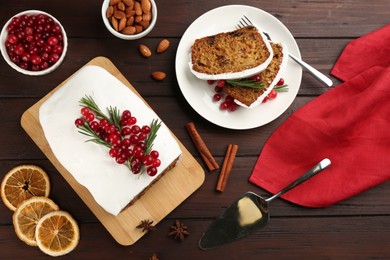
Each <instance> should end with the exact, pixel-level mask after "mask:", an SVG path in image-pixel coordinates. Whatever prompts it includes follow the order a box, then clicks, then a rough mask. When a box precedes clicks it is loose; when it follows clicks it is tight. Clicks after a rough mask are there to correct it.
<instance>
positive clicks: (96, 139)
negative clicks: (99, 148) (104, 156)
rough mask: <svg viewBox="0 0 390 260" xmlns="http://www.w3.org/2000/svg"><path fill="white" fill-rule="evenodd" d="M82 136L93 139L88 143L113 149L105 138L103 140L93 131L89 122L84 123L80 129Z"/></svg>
mask: <svg viewBox="0 0 390 260" xmlns="http://www.w3.org/2000/svg"><path fill="white" fill-rule="evenodd" d="M78 132H79V133H80V134H83V135H86V136H88V137H91V139H88V140H87V141H86V142H94V143H97V144H101V145H104V146H106V147H108V148H111V145H110V144H109V143H107V142H106V141H105V140H104V139H103V138H101V137H100V136H99V135H97V134H96V132H95V131H93V130H92V128H91V126H90V125H89V124H88V122H84V124H83V125H82V126H80V127H79V131H78Z"/></svg>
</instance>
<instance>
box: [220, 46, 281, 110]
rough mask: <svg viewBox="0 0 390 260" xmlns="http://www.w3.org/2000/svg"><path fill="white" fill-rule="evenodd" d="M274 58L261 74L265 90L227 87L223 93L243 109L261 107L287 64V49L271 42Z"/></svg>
mask: <svg viewBox="0 0 390 260" xmlns="http://www.w3.org/2000/svg"><path fill="white" fill-rule="evenodd" d="M271 46H272V50H273V57H272V60H271V62H270V64H269V65H268V66H267V68H266V69H265V70H263V71H262V72H260V73H259V75H260V79H261V83H262V84H263V86H264V88H251V87H241V86H231V85H227V86H225V87H224V88H223V91H224V92H225V93H226V94H227V95H229V96H231V97H233V98H234V101H235V103H237V104H239V105H240V106H243V107H249V108H252V107H255V106H257V105H259V104H260V103H261V102H262V101H263V99H264V98H265V97H266V96H267V95H268V94H269V92H270V91H271V90H272V89H273V88H274V87H275V85H276V84H277V83H278V81H279V79H280V78H281V76H282V75H283V71H284V69H285V67H286V64H287V59H288V54H287V48H286V46H285V45H282V44H281V43H274V42H271Z"/></svg>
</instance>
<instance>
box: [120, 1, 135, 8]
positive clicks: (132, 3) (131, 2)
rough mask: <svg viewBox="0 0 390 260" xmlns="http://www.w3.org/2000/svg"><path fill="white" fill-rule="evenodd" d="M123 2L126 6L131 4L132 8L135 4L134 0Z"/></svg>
mask: <svg viewBox="0 0 390 260" xmlns="http://www.w3.org/2000/svg"><path fill="white" fill-rule="evenodd" d="M122 2H123V3H124V4H125V5H126V6H130V7H131V9H133V6H134V1H133V0H122Z"/></svg>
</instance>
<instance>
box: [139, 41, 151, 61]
mask: <svg viewBox="0 0 390 260" xmlns="http://www.w3.org/2000/svg"><path fill="white" fill-rule="evenodd" d="M138 50H139V52H140V53H141V55H142V56H144V57H146V58H149V57H150V56H152V52H151V51H150V49H149V47H148V46H146V45H145V44H140V45H139V46H138Z"/></svg>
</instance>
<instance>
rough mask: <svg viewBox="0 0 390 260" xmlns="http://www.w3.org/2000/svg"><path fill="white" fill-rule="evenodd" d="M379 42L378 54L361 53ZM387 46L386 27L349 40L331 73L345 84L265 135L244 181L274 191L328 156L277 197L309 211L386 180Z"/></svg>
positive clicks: (389, 173) (389, 137)
mask: <svg viewBox="0 0 390 260" xmlns="http://www.w3.org/2000/svg"><path fill="white" fill-rule="evenodd" d="M375 39H378V40H377V41H375ZM386 39H387V40H386ZM379 45H381V46H382V47H383V48H384V49H387V51H386V53H385V54H382V55H383V56H381V55H376V52H373V53H374V54H375V55H372V56H366V55H361V53H362V50H365V51H367V52H370V53H371V52H372V50H373V49H375V50H378V49H381V48H380V46H379ZM389 46H390V26H387V27H384V28H382V29H380V30H378V31H376V32H374V33H370V34H368V35H366V36H364V37H361V38H359V39H357V40H354V41H352V42H351V43H350V44H349V45H348V46H347V47H346V48H345V51H344V52H343V53H342V55H341V56H340V58H339V60H338V61H337V64H336V65H335V66H334V69H333V70H332V73H334V74H333V75H335V76H338V77H340V79H346V80H348V81H346V82H344V83H343V84H340V85H338V86H337V87H335V88H333V89H331V90H329V91H328V92H326V93H325V94H323V95H321V96H320V97H318V98H316V99H314V100H312V101H311V102H309V103H308V104H306V105H305V106H303V107H302V108H301V109H299V110H297V111H296V112H295V113H293V114H292V115H291V116H290V117H289V118H288V119H287V120H286V121H285V122H284V123H283V124H282V125H281V126H280V127H279V128H278V129H277V130H276V131H275V132H274V133H273V134H272V135H271V136H270V138H269V139H268V140H267V142H266V144H265V146H264V148H263V150H262V152H261V154H260V156H259V158H258V161H257V162H256V164H255V167H254V169H253V172H252V175H251V176H250V178H249V180H250V181H251V182H252V183H254V184H256V185H258V186H260V187H262V188H264V189H266V190H268V191H269V192H271V193H276V192H278V191H279V190H281V189H282V188H284V187H285V186H286V185H288V184H289V183H290V182H292V181H293V180H295V179H296V178H298V177H299V176H300V175H302V174H303V173H304V172H306V171H307V170H309V169H310V168H311V167H313V166H314V165H315V164H316V163H317V162H319V161H321V160H322V159H323V158H329V159H330V160H331V162H332V164H331V166H330V167H329V168H327V169H325V170H324V171H323V172H321V173H319V174H318V175H317V176H314V177H313V178H311V179H310V180H308V181H306V182H305V183H303V184H301V185H300V186H298V187H296V188H294V189H293V190H291V191H289V192H288V193H286V194H285V195H283V196H282V197H283V198H284V199H286V200H288V201H291V202H293V203H296V204H299V205H302V206H307V207H316V208H319V207H328V206H330V205H332V204H334V203H337V202H339V201H342V200H344V199H347V198H349V197H351V196H354V195H357V194H359V193H361V192H363V191H365V190H367V189H369V188H371V187H373V186H375V185H378V184H380V183H383V182H385V181H387V180H389V179H390V158H389V155H390V132H389V130H390V67H389V65H390V58H389V53H390V49H389V48H390V47H389ZM384 60H385V61H384ZM368 64H370V65H371V66H370V67H368ZM355 75H356V76H355Z"/></svg>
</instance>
